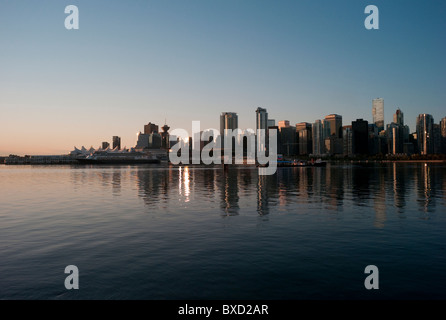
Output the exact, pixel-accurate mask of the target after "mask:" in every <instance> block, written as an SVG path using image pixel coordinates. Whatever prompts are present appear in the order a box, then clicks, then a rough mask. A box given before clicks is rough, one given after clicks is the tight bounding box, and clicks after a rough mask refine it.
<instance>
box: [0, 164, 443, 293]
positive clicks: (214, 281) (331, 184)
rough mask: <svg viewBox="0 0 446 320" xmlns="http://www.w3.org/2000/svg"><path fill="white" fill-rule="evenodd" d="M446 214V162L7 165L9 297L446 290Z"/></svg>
mask: <svg viewBox="0 0 446 320" xmlns="http://www.w3.org/2000/svg"><path fill="white" fill-rule="evenodd" d="M445 209H446V165H445V164H434V163H389V164H367V165H366V164H364V165H353V164H345V165H328V166H327V167H326V168H279V169H278V171H277V173H276V174H275V175H272V176H259V175H258V172H257V170H256V169H255V168H231V169H229V171H227V172H224V171H223V170H222V169H221V168H210V167H179V168H178V167H164V166H159V165H146V166H143V165H139V166H4V165H1V166H0V299H7V300H9V299H149V300H170V299H203V300H206V299H231V300H233V299H262V300H263V299H272V300H275V299H281V300H306V299H316V300H318V299H336V300H339V299H446V210H445ZM68 265H75V266H77V268H78V269H79V289H78V290H67V289H66V288H65V285H64V281H65V278H66V277H67V276H68V274H65V273H64V270H65V267H66V266H68ZM368 265H375V266H376V267H377V268H378V270H379V278H378V280H379V289H372V290H367V289H366V288H365V286H364V281H365V279H366V277H367V276H368V274H365V273H364V269H365V267H366V266H368Z"/></svg>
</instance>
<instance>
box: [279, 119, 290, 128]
mask: <svg viewBox="0 0 446 320" xmlns="http://www.w3.org/2000/svg"><path fill="white" fill-rule="evenodd" d="M289 126H290V121H288V120H281V121H279V124H278V127H279V129H282V128H288V127H289Z"/></svg>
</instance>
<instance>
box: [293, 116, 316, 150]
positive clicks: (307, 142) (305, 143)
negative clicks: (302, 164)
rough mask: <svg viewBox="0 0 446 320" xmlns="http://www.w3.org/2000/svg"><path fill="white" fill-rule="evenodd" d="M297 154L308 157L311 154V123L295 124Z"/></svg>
mask: <svg viewBox="0 0 446 320" xmlns="http://www.w3.org/2000/svg"><path fill="white" fill-rule="evenodd" d="M296 132H297V139H298V140H297V142H298V146H299V148H298V154H300V155H308V154H310V153H312V152H313V136H312V131H311V123H307V122H300V123H297V124H296Z"/></svg>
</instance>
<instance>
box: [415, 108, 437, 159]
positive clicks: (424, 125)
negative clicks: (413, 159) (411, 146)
mask: <svg viewBox="0 0 446 320" xmlns="http://www.w3.org/2000/svg"><path fill="white" fill-rule="evenodd" d="M416 130H417V141H418V152H419V153H420V154H430V153H433V151H434V148H433V134H434V132H433V130H434V118H433V117H432V116H431V115H430V114H426V113H423V114H419V115H418V117H417V124H416Z"/></svg>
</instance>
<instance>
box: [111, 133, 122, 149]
mask: <svg viewBox="0 0 446 320" xmlns="http://www.w3.org/2000/svg"><path fill="white" fill-rule="evenodd" d="M115 148H118V150H121V138H120V137H118V136H113V149H115Z"/></svg>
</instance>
